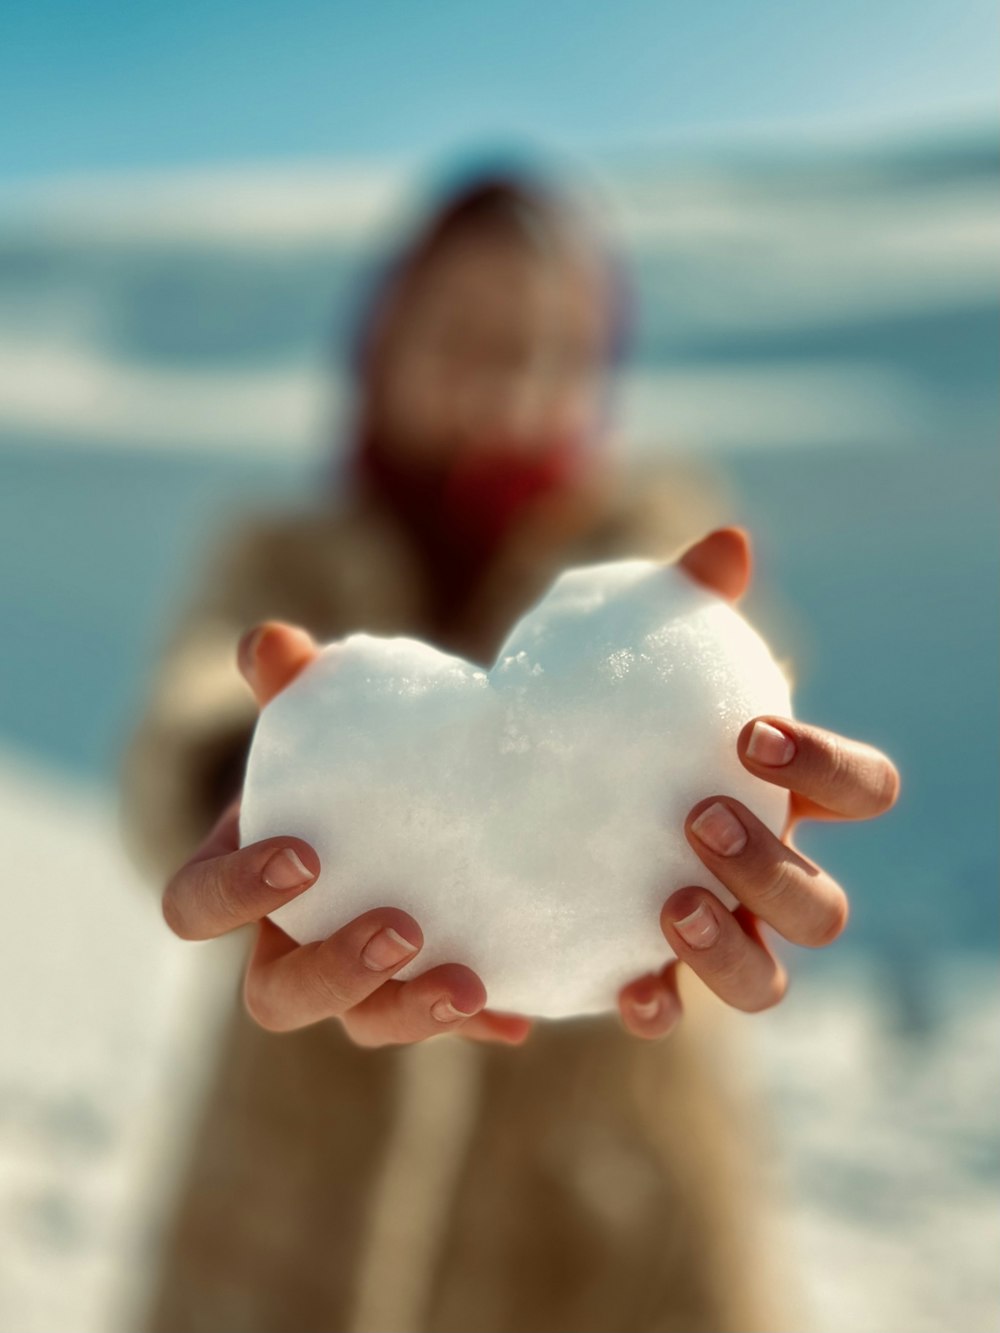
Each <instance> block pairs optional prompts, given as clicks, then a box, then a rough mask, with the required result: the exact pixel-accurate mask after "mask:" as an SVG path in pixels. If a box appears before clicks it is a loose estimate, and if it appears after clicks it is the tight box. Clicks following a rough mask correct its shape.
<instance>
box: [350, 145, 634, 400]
mask: <svg viewBox="0 0 1000 1333" xmlns="http://www.w3.org/2000/svg"><path fill="white" fill-rule="evenodd" d="M470 236H496V237H498V238H500V239H503V240H506V241H510V242H512V243H514V244H515V245H520V246H522V247H524V248H525V249H527V250H530V251H532V252H534V253H536V254H538V255H539V256H542V257H546V256H549V255H556V254H561V253H565V252H566V251H567V250H568V251H571V252H572V251H574V250H575V251H576V252H578V253H579V254H580V255H581V256H582V257H584V258H587V259H589V260H590V262H591V263H593V264H594V266H595V267H596V268H597V269H598V270H599V271H600V270H603V271H604V272H605V273H606V275H607V289H608V325H609V328H608V334H609V337H608V360H609V363H610V364H612V365H615V364H617V363H618V362H619V361H620V359H621V356H622V353H623V351H624V347H625V342H626V335H627V329H628V326H629V324H630V323H631V320H630V313H631V301H630V299H629V295H628V289H627V284H626V281H625V277H624V273H623V272H622V269H621V266H620V265H619V264H618V263H617V261H615V260H614V259H613V258H612V256H611V254H610V252H609V250H608V248H607V246H606V245H605V244H604V242H603V241H602V240H601V238H599V237H598V236H597V235H596V234H595V233H594V232H593V230H592V229H591V228H590V227H588V226H587V225H586V223H585V222H584V219H583V217H582V215H581V211H580V209H579V208H577V207H576V206H575V205H574V204H573V203H572V202H571V200H570V199H569V198H568V197H567V196H566V195H565V194H564V193H562V192H560V191H557V190H555V189H554V188H553V187H552V186H550V185H548V184H546V183H544V182H542V181H541V180H540V179H536V178H534V177H532V176H529V175H528V174H526V173H525V174H523V175H515V174H513V173H507V172H493V171H490V172H486V173H483V174H480V175H476V176H472V177H470V178H466V179H465V180H464V182H462V183H461V184H459V185H458V186H453V187H452V189H451V191H450V192H446V193H445V195H444V197H443V199H441V200H439V202H438V204H437V206H436V207H435V208H433V209H432V210H431V211H430V213H429V215H428V216H427V217H426V218H425V220H424V222H423V223H422V225H419V226H418V227H417V229H416V232H415V234H414V235H413V237H412V239H411V240H410V241H409V243H408V244H405V245H404V246H403V248H402V250H401V251H400V252H397V254H396V255H395V256H394V257H393V258H392V259H391V260H390V261H389V263H388V264H386V265H385V266H384V267H383V268H382V269H381V270H380V272H379V273H378V274H377V275H376V277H375V280H374V282H372V283H371V284H370V285H369V286H368V287H367V289H366V291H365V293H364V296H363V300H362V302H361V306H360V310H359V315H358V318H357V320H356V325H355V327H356V333H355V336H354V340H353V354H352V357H351V364H352V367H353V369H354V372H355V375H356V376H357V377H358V378H359V379H364V378H366V376H367V374H368V372H369V371H370V369H371V365H372V360H373V356H374V349H375V345H376V341H377V339H378V337H379V334H380V332H381V327H382V320H383V318H384V316H385V312H386V310H387V309H389V308H390V307H391V306H392V304H393V303H394V302H395V301H396V300H398V299H399V298H400V295H401V294H402V293H404V292H405V291H406V289H407V287H408V286H409V285H410V284H411V283H412V281H413V280H414V278H415V277H416V275H417V274H418V273H420V272H422V271H424V269H425V268H426V266H427V265H428V264H429V263H430V262H431V261H432V260H434V259H436V258H437V257H438V256H439V255H441V254H443V253H444V252H445V251H446V250H447V249H448V248H449V247H450V246H452V245H453V244H454V243H455V242H456V241H458V240H459V239H465V238H467V237H470Z"/></svg>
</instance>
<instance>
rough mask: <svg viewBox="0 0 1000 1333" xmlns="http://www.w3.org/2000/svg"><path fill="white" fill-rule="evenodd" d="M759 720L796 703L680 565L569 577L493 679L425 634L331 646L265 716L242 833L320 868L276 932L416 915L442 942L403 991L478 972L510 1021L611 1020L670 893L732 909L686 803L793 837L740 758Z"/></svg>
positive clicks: (300, 936) (599, 569) (418, 963)
mask: <svg viewBox="0 0 1000 1333" xmlns="http://www.w3.org/2000/svg"><path fill="white" fill-rule="evenodd" d="M759 713H777V714H779V715H782V716H787V715H788V714H789V713H790V703H789V695H788V685H787V683H786V681H785V679H784V677H783V675H782V673H781V671H780V670H779V668H778V666H777V664H776V663H775V661H774V659H773V658H772V657H771V654H770V653H769V651H768V649H767V646H766V645H765V644H764V642H763V640H762V639H761V638H760V637H759V636H758V635H757V634H756V632H755V631H754V630H753V629H751V627H750V626H749V625H748V624H747V622H746V621H745V620H744V619H743V618H742V616H740V615H739V614H738V613H737V612H736V611H734V610H733V609H732V608H731V607H730V606H729V605H728V604H726V603H725V602H723V601H722V600H721V599H720V598H718V597H717V596H715V595H714V594H713V593H711V592H709V591H708V590H707V589H705V588H703V587H701V586H700V585H699V584H696V583H695V582H694V581H693V580H692V579H691V578H689V577H688V575H687V574H686V573H685V572H684V571H683V570H682V569H680V568H678V567H677V566H663V565H660V564H656V563H653V562H650V561H646V560H628V561H620V562H615V563H613V564H604V565H595V566H591V567H588V568H582V569H574V570H570V571H569V572H567V573H565V574H563V575H562V576H561V577H560V578H559V579H558V580H557V582H556V583H555V584H554V585H553V587H552V589H551V590H550V591H549V593H548V594H547V595H546V596H545V597H544V598H543V599H542V601H541V602H539V603H538V605H537V606H535V607H534V609H533V610H531V611H530V612H529V613H528V614H527V615H525V616H524V618H523V619H522V620H520V621H519V622H518V624H517V625H516V626H515V627H514V629H513V631H512V632H511V634H510V637H509V638H508V639H507V642H506V643H505V644H504V646H503V648H502V649H501V651H500V654H499V657H498V659H497V662H496V665H495V666H494V667H493V669H492V670H491V671H488V672H487V671H483V670H481V669H480V668H478V667H475V666H472V665H470V663H468V662H465V661H463V660H461V659H460V658H456V657H451V656H448V655H447V654H445V653H442V652H438V651H437V650H436V649H434V648H431V647H429V646H428V645H427V644H424V643H419V642H417V641H416V640H413V639H404V638H395V639H382V638H373V637H372V636H370V635H367V634H354V635H352V636H351V637H350V638H347V639H345V640H343V641H342V642H339V643H334V644H331V645H329V646H328V647H326V648H325V649H324V650H323V651H322V652H321V653H320V655H319V656H318V657H317V658H316V659H315V661H313V662H312V663H311V664H310V665H309V666H308V667H307V668H306V669H305V670H304V671H303V672H302V674H301V675H300V676H298V677H297V679H295V680H294V681H293V682H292V683H291V685H289V686H288V688H287V689H286V690H284V692H283V693H281V694H279V695H278V696H277V698H275V699H274V700H273V701H272V702H271V703H269V704H268V705H267V707H266V708H264V709H263V711H262V713H261V715H260V720H259V722H258V724H257V730H256V734H255V736H254V741H253V746H252V748H251V752H250V759H249V765H248V768H247V774H246V785H245V788H244V793H243V808H242V814H241V818H240V829H241V838H242V842H243V844H244V845H246V844H247V843H250V842H256V841H258V840H259V839H261V838H267V837H273V836H276V835H282V834H284V835H292V836H295V837H299V838H303V839H305V841H306V842H308V843H309V844H310V845H311V846H312V847H314V848H315V849H316V851H317V853H318V855H319V857H320V862H321V865H322V873H321V875H320V877H319V879H318V880H317V882H316V883H315V885H313V887H312V888H311V889H308V890H307V891H306V892H305V893H304V894H302V895H301V896H300V897H298V898H296V899H295V900H294V901H292V902H289V903H288V904H286V905H285V906H283V907H281V908H280V909H279V910H278V911H276V912H274V913H272V920H273V921H275V922H276V923H277V924H278V925H279V926H280V927H281V928H282V930H284V931H286V932H287V933H288V934H289V935H291V936H292V938H293V939H295V940H297V941H299V942H300V943H306V942H307V941H310V940H317V939H322V938H324V937H325V936H327V935H329V934H330V933H331V932H332V931H335V930H337V929H338V928H339V927H340V926H343V925H345V924H346V923H347V922H348V921H351V920H352V919H353V918H354V917H356V916H358V915H359V914H360V913H361V912H364V911H366V910H368V909H369V908H372V907H380V906H393V907H399V908H402V909H404V910H405V911H407V912H409V913H411V914H412V916H413V917H415V919H416V920H417V921H418V922H419V923H420V926H421V928H422V929H423V932H424V941H425V942H424V947H423V949H422V951H421V952H420V954H419V955H418V956H417V958H416V959H415V960H414V961H413V962H411V963H410V964H408V967H407V968H406V969H404V970H403V971H402V972H400V973H398V974H397V975H398V976H400V977H403V978H405V977H408V976H415V975H418V974H419V973H420V972H423V971H425V970H427V969H428V968H430V967H432V966H435V965H437V964H439V963H444V962H457V963H465V964H467V965H468V966H469V967H471V968H472V969H473V970H474V971H475V972H477V973H478V974H479V976H480V977H481V978H482V980H483V983H484V984H485V986H486V991H487V996H488V1004H489V1006H490V1007H491V1008H493V1009H500V1010H507V1011H510V1012H514V1013H522V1014H532V1015H536V1016H541V1017H548V1018H561V1017H567V1016H569V1015H572V1014H585V1013H594V1012H598V1011H601V1010H606V1009H612V1008H614V1006H615V1003H616V994H617V992H618V990H619V988H620V987H621V986H622V985H624V984H625V983H626V982H628V981H631V980H633V979H635V978H637V977H639V976H641V975H642V974H643V973H646V972H649V971H653V970H655V969H658V968H660V967H662V966H663V964H664V963H665V962H667V961H668V960H669V959H670V958H671V957H672V953H671V950H670V948H669V946H668V945H667V943H666V941H665V940H664V937H663V934H662V933H661V931H660V927H659V914H660V909H661V907H662V905H663V903H664V900H665V899H666V898H667V897H668V896H669V894H670V893H671V892H673V891H674V890H675V889H679V888H682V887H683V886H685V885H688V884H702V885H705V886H706V887H708V888H711V889H713V890H714V891H715V892H716V893H717V894H718V895H719V897H720V898H722V899H723V900H724V901H725V902H727V903H728V904H729V905H732V904H733V903H734V899H733V898H732V897H731V896H730V895H729V894H728V893H727V891H726V890H725V889H724V888H723V887H722V885H721V884H720V883H719V881H718V880H716V879H715V877H714V876H713V875H711V874H710V873H709V872H708V870H707V869H706V868H705V867H704V865H702V863H701V862H700V861H699V860H698V858H697V857H696V856H695V855H694V853H693V852H692V850H691V848H690V847H689V845H688V843H687V839H686V838H685V836H684V831H683V825H684V820H685V817H686V816H687V814H688V812H689V811H690V809H691V807H692V806H693V805H694V804H695V803H696V802H697V801H699V800H701V799H703V798H704V797H706V796H711V795H713V794H728V795H730V796H734V797H736V798H737V799H738V800H740V801H742V802H744V803H745V804H746V805H747V806H748V807H749V808H750V809H751V810H752V811H753V812H754V813H755V814H756V815H757V816H758V818H759V819H761V820H763V822H764V823H765V824H766V825H767V826H768V827H769V828H770V829H771V830H772V831H773V832H774V833H776V834H780V832H781V830H782V827H783V824H784V821H785V816H786V812H787V797H786V793H785V792H784V791H782V790H780V789H779V788H776V787H774V786H771V785H769V784H767V783H764V782H762V781H760V780H759V779H757V778H754V777H752V776H751V775H750V774H749V773H748V772H747V771H746V769H745V768H744V767H743V766H742V764H741V763H740V761H739V759H738V757H737V753H736V739H737V736H738V735H739V732H740V729H741V728H742V727H743V725H744V724H745V723H746V722H747V721H748V720H749V719H750V718H751V717H754V716H755V715H757V714H759Z"/></svg>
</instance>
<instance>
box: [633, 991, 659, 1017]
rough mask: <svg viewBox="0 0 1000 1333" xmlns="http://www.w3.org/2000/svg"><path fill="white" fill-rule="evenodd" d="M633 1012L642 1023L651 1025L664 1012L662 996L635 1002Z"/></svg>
mask: <svg viewBox="0 0 1000 1333" xmlns="http://www.w3.org/2000/svg"><path fill="white" fill-rule="evenodd" d="M632 1012H633V1013H634V1014H635V1016H636V1018H638V1019H640V1021H641V1022H643V1023H651V1022H652V1021H653V1019H654V1018H659V1016H660V1014H661V1013H662V1012H663V997H662V995H654V996H653V997H652V998H651V999H649V1000H633V1001H632Z"/></svg>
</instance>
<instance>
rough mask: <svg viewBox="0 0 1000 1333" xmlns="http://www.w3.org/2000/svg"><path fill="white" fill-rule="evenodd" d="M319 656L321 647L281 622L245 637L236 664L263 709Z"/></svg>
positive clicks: (269, 622) (306, 634)
mask: <svg viewBox="0 0 1000 1333" xmlns="http://www.w3.org/2000/svg"><path fill="white" fill-rule="evenodd" d="M318 654H319V645H318V644H317V643H316V640H315V639H314V638H313V637H312V635H311V634H310V633H309V632H308V631H307V630H304V629H299V627H298V626H297V625H286V624H284V623H283V622H282V621H280V620H266V621H264V623H263V624H261V625H256V626H254V628H253V629H249V630H247V632H246V634H244V635H243V637H242V639H240V642H239V646H238V647H237V649H236V660H237V663H238V665H239V668H240V671H241V672H242V673H243V676H244V678H245V679H246V681H247V684H248V685H249V686H250V688H251V689H252V690H253V692H254V698H255V699H256V700H257V702H258V704H260V706H261V708H263V707H264V705H265V704H268V703H270V702H271V700H272V699H273V698H274V696H275V695H276V694H280V693H281V691H282V690H283V689H284V688H285V686H286V685H290V684H291V682H292V681H293V680H294V679H295V677H296V676H297V675H298V674H299V672H300V671H302V670H303V669H304V668H305V667H307V666H308V665H309V663H310V662H311V661H312V660H313V659H314V658H315V657H317V656H318Z"/></svg>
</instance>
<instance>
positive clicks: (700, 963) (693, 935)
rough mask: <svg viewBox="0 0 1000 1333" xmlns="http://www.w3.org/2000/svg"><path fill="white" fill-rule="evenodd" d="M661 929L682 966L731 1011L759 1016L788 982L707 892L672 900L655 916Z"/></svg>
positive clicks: (754, 939) (692, 891) (697, 891)
mask: <svg viewBox="0 0 1000 1333" xmlns="http://www.w3.org/2000/svg"><path fill="white" fill-rule="evenodd" d="M660 927H661V929H662V930H663V933H664V935H665V936H666V938H667V942H668V943H669V944H670V946H671V948H672V949H673V950H674V952H675V953H676V954H677V957H678V958H679V959H680V960H681V962H684V963H687V965H688V966H689V967H690V968H691V970H692V971H693V972H696V973H697V974H698V976H699V977H700V978H701V980H702V981H703V982H704V983H705V985H706V986H708V987H709V989H710V990H713V991H714V992H715V994H716V995H718V997H719V999H720V1000H724V1001H725V1002H726V1004H730V1005H732V1006H733V1008H734V1009H742V1010H744V1011H745V1012H746V1013H758V1012H759V1011H760V1010H761V1009H769V1008H771V1006H772V1005H775V1004H777V1003H778V1001H779V1000H780V999H781V998H782V996H783V995H784V994H785V991H786V989H787V987H788V977H787V974H786V972H785V970H784V968H783V967H782V966H781V964H780V963H779V962H778V961H777V959H776V958H775V957H774V955H773V954H772V953H771V952H770V950H768V949H767V948H766V947H765V946H764V944H763V942H762V941H761V939H760V937H759V936H758V935H757V934H756V932H755V931H753V930H749V931H748V930H745V929H744V928H743V926H742V925H741V923H740V921H739V920H737V918H736V917H735V916H734V915H733V913H732V912H730V911H729V910H728V909H727V908H726V907H724V906H723V904H722V903H721V902H719V900H718V898H716V897H715V895H714V894H712V893H709V891H708V890H707V889H702V888H687V889H681V890H680V891H679V892H677V893H675V894H673V895H672V896H671V897H670V898H669V899H668V900H667V902H666V903H665V904H664V907H663V911H662V913H661V914H660Z"/></svg>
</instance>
